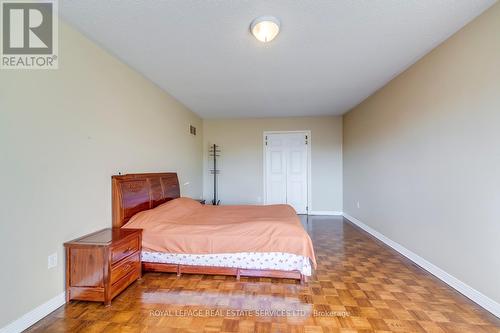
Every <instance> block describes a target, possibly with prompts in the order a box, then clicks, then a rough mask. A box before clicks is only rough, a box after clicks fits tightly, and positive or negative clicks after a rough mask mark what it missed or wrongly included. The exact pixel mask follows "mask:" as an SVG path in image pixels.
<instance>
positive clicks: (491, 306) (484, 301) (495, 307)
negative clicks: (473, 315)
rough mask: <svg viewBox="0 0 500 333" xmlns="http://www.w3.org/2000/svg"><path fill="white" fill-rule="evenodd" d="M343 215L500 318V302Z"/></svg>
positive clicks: (359, 222)
mask: <svg viewBox="0 0 500 333" xmlns="http://www.w3.org/2000/svg"><path fill="white" fill-rule="evenodd" d="M344 217H345V218H346V219H348V220H349V221H351V222H352V223H354V224H355V225H357V226H358V227H360V228H361V229H363V230H364V231H366V232H367V233H369V234H371V235H372V236H373V237H375V238H377V239H378V240H380V241H382V242H383V243H385V244H386V245H388V246H390V247H391V248H393V249H394V250H396V251H398V252H399V253H401V254H402V255H403V256H405V257H406V258H408V259H410V260H411V261H413V262H414V263H416V264H417V265H419V266H420V267H422V268H423V269H425V270H426V271H428V272H429V273H431V274H432V275H434V276H436V277H437V278H438V279H440V280H441V281H443V282H444V283H446V284H447V285H449V286H450V287H452V288H454V289H455V290H457V291H458V292H459V293H461V294H463V295H465V296H466V297H468V298H470V299H471V300H472V301H474V302H476V303H477V304H479V305H480V306H481V307H483V308H484V309H486V310H488V311H489V312H491V313H492V314H493V315H495V316H497V317H499V318H500V304H499V303H497V302H495V301H494V300H492V299H491V298H489V297H487V296H486V295H484V294H482V293H480V292H479V291H477V290H476V289H474V288H472V287H471V286H469V285H467V284H465V283H464V282H462V281H460V280H459V279H457V278H456V277H454V276H453V275H451V274H448V273H447V272H445V271H444V270H442V269H441V268H439V267H437V266H436V265H434V264H432V263H430V262H429V261H427V260H425V259H424V258H422V257H420V256H419V255H417V254H415V253H413V252H411V251H410V250H408V249H407V248H405V247H404V246H402V245H401V244H399V243H396V242H395V241H393V240H391V239H389V238H387V237H386V236H384V235H382V234H381V233H380V232H378V231H376V230H374V229H372V228H370V227H369V226H367V225H366V224H364V223H363V222H361V221H360V220H358V219H356V218H355V217H352V216H350V215H348V214H345V213H344Z"/></svg>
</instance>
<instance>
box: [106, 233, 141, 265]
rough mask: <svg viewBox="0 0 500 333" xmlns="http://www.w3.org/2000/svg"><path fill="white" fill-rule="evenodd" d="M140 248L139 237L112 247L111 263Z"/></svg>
mask: <svg viewBox="0 0 500 333" xmlns="http://www.w3.org/2000/svg"><path fill="white" fill-rule="evenodd" d="M137 250H139V238H138V237H134V238H132V239H130V240H128V241H125V242H123V243H121V244H120V245H117V246H114V247H112V248H111V263H112V264H114V263H116V262H118V261H120V260H121V259H123V258H125V257H127V256H129V255H131V254H132V253H134V252H136V251H137Z"/></svg>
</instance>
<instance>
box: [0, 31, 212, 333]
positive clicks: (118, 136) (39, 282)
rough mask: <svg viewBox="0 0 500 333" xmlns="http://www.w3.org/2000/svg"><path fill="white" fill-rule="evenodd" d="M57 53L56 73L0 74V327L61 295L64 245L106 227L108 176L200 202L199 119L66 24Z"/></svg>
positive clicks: (4, 72)
mask: <svg viewBox="0 0 500 333" xmlns="http://www.w3.org/2000/svg"><path fill="white" fill-rule="evenodd" d="M59 45H60V69H59V70H54V71H46V70H32V71H20V70H10V71H7V70H3V71H1V72H0V159H1V161H0V168H1V170H0V184H1V185H2V189H3V190H2V191H0V202H1V208H0V220H1V223H0V244H1V249H2V256H1V258H0V266H1V267H2V274H0V286H1V288H2V290H1V301H0V305H1V309H0V327H2V326H4V325H5V324H7V323H8V322H10V321H12V320H14V319H16V318H18V317H20V316H21V315H23V314H24V313H26V312H28V311H30V310H31V309H33V308H35V307H36V306H38V305H40V304H42V303H44V302H46V301H47V300H49V299H51V298H52V297H54V296H56V295H58V294H60V293H61V292H63V290H64V280H63V279H64V270H63V267H64V261H63V259H64V256H63V246H62V244H63V242H64V241H68V240H70V239H72V238H75V237H77V236H82V235H84V234H86V233H88V232H92V231H96V230H99V229H101V228H104V227H110V226H111V178H110V177H111V175H112V174H116V173H118V172H122V173H128V172H149V171H179V176H180V180H181V183H184V182H189V183H190V184H189V185H188V186H183V187H181V192H182V194H183V195H187V196H193V197H199V196H200V195H201V194H202V122H201V119H200V118H199V117H198V116H196V115H195V114H193V113H192V112H191V111H189V110H188V109H186V108H185V107H184V106H182V105H181V104H180V103H178V102H177V101H176V100H174V99H173V98H172V97H170V96H169V95H167V94H165V92H163V91H162V90H160V89H159V88H158V87H156V86H155V85H153V84H152V83H151V82H149V81H148V80H146V79H145V78H143V77H142V76H141V75H139V74H137V73H136V72H135V71H133V70H131V69H130V68H128V67H127V66H126V65H124V64H123V63H121V62H119V61H118V60H116V59H115V58H113V57H111V56H110V55H109V54H107V53H105V52H104V51H103V50H102V49H100V48H98V47H97V46H96V45H94V44H93V43H91V42H90V41H89V40H87V39H86V38H84V37H83V36H82V35H81V34H80V33H78V32H76V31H75V30H73V29H71V28H70V27H68V26H67V25H66V24H65V23H64V22H61V24H60V42H59ZM189 124H193V125H195V126H197V128H198V136H196V137H194V136H191V135H190V134H189ZM54 252H56V253H57V254H58V259H59V265H58V266H57V268H54V269H51V270H48V269H47V256H48V255H49V254H51V253H54Z"/></svg>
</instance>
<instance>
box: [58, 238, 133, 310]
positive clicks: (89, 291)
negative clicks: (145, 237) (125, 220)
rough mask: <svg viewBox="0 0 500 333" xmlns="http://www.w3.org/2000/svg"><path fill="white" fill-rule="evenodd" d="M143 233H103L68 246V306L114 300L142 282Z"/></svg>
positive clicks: (107, 302)
mask: <svg viewBox="0 0 500 333" xmlns="http://www.w3.org/2000/svg"><path fill="white" fill-rule="evenodd" d="M141 243H142V230H141V229H119V228H113V229H103V230H100V231H97V232H94V233H92V234H89V235H86V236H83V237H80V238H77V239H75V240H72V241H70V242H67V243H64V247H65V248H66V302H69V301H70V300H73V299H74V300H81V301H97V302H104V304H105V305H110V304H111V300H112V299H113V298H114V297H115V296H117V295H118V294H119V293H120V292H122V291H123V290H124V289H125V288H127V287H128V286H129V285H130V284H131V283H132V282H134V281H135V280H137V279H140V278H141V275H142V272H141Z"/></svg>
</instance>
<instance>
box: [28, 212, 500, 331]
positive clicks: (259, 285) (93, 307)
mask: <svg viewBox="0 0 500 333" xmlns="http://www.w3.org/2000/svg"><path fill="white" fill-rule="evenodd" d="M304 223H305V226H306V229H307V230H308V232H309V233H310V235H311V237H312V239H313V242H314V246H315V250H316V254H317V259H318V265H319V266H318V269H317V270H316V272H315V274H314V276H313V277H312V278H311V280H310V282H309V283H308V284H307V285H305V286H301V285H300V284H298V283H297V282H295V281H292V280H279V279H258V278H242V279H241V281H239V282H238V281H236V280H235V278H234V277H223V276H200V275H182V277H180V278H177V277H176V276H175V274H165V273H147V274H145V275H144V277H143V279H142V280H140V281H138V282H136V283H134V284H133V285H132V286H130V287H129V288H128V289H127V290H125V291H124V292H123V293H122V294H121V295H120V296H118V297H117V298H116V299H114V300H113V303H112V305H111V306H110V307H104V306H103V305H102V304H99V303H91V302H74V301H73V302H71V303H70V304H67V305H65V306H62V307H60V308H59V309H57V310H56V311H55V312H53V313H51V314H50V315H49V316H47V317H46V318H44V319H43V320H41V321H40V322H38V323H37V324H35V325H34V326H32V327H31V328H30V329H28V332H311V333H312V332H325V333H326V332H345V333H348V332H365V333H367V332H428V333H442V332H471V333H485V332H495V333H499V332H500V320H499V319H498V318H496V317H494V316H493V315H491V314H489V313H488V312H487V311H485V310H483V309H482V308H480V307H479V306H478V305H476V304H475V303H473V302H472V301H470V300H468V299H467V298H466V297H464V296H462V295H461V294H459V293H457V292H456V291H454V290H453V289H451V288H450V287H448V286H447V285H446V284H444V283H443V282H441V281H440V280H438V279H437V278H435V277H434V276H432V275H430V274H429V273H427V272H425V271H424V270H422V269H421V268H419V267H418V266H416V265H414V264H412V263H411V262H410V261H408V260H407V259H405V258H404V257H402V256H400V255H399V254H398V253H396V252H395V251H393V250H392V249H390V248H388V247H386V246H385V245H383V244H382V243H380V242H378V241H376V240H374V239H373V238H371V237H370V236H369V235H368V234H366V233H365V232H363V231H361V230H360V229H358V228H357V227H355V226H353V225H352V224H350V223H349V222H347V221H345V220H343V218H341V217H309V220H308V221H307V222H306V221H304Z"/></svg>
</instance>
